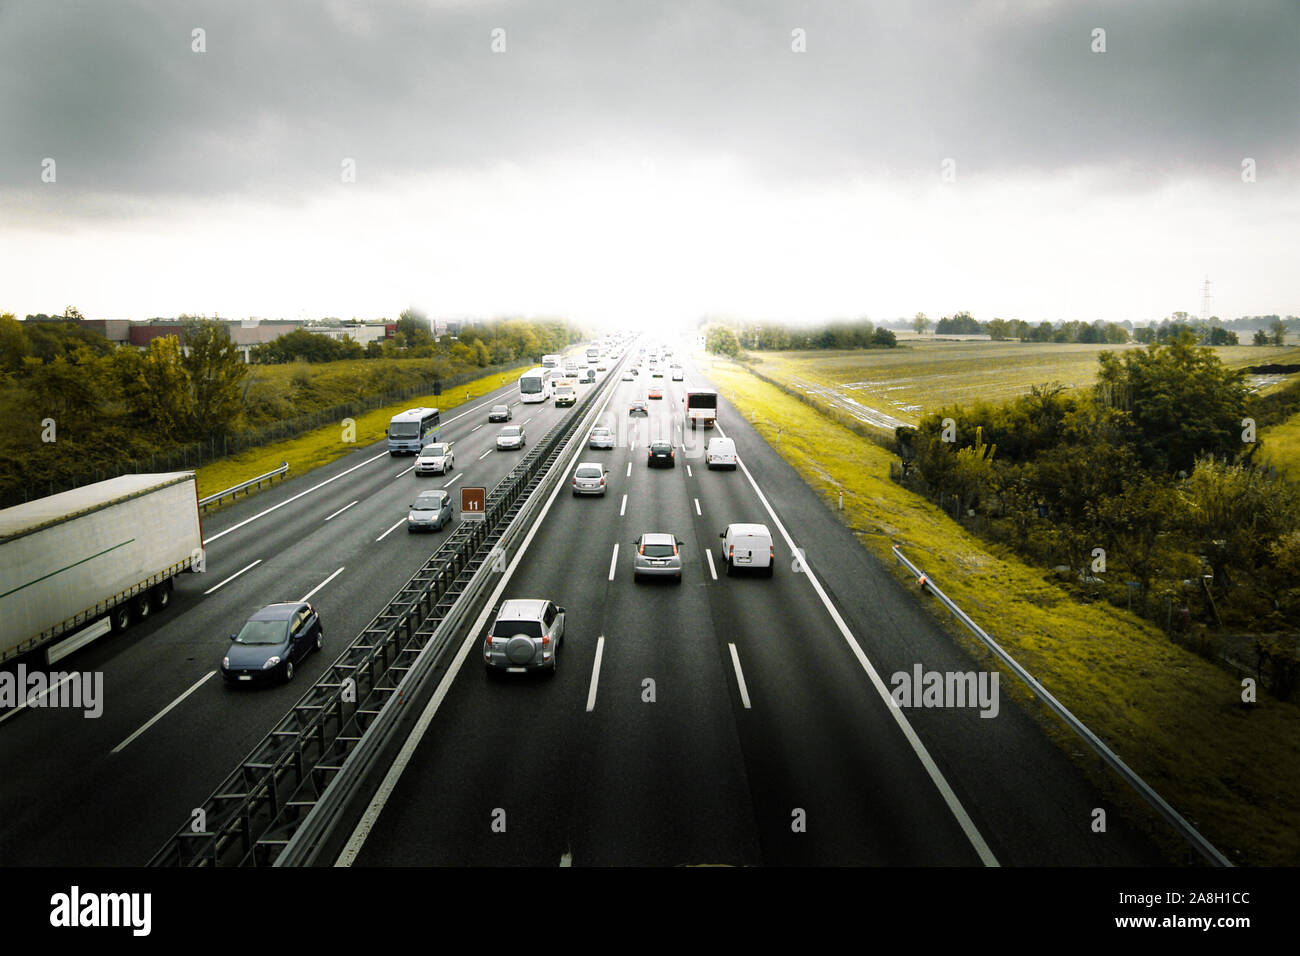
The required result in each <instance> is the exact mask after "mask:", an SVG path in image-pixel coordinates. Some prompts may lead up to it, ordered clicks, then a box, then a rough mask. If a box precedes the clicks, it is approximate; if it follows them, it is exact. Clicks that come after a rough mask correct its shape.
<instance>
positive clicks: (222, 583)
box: [203, 558, 262, 597]
mask: <svg viewBox="0 0 1300 956" xmlns="http://www.w3.org/2000/svg"><path fill="white" fill-rule="evenodd" d="M261 563H262V559H261V558H258V559H257V560H256V561H254V562H253V563H252V564H250V565H248V567H246V568H240V569H239V570H238V571H236V572H235V573H234V574H232V575H231V576H230V577H228V578H226V580H224V581H222V582H221V583H220V584H214V585H212V587H210V588H208V589H207V590H206V591H204V592H203V596H204V597H207V596H208V595H209V594H211V593H212V592H213V591H215V590H216V589H217V588H219V587H222V586H224V585H227V584H229V583H230V582H231V581H233V580H235V578H237V577H239V576H240V575H241V574H243V573H244V572H245V571H249V570H251V569H253V568H255V567H257V566H258V565H259V564H261Z"/></svg>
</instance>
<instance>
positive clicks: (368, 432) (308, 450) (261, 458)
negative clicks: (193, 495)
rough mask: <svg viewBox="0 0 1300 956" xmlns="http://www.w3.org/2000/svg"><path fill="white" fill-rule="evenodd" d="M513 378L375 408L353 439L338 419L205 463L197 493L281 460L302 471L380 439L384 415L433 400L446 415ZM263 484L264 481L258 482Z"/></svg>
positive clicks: (502, 375) (292, 472)
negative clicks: (346, 437) (345, 437)
mask: <svg viewBox="0 0 1300 956" xmlns="http://www.w3.org/2000/svg"><path fill="white" fill-rule="evenodd" d="M518 377H519V373H518V371H513V372H497V373H494V374H492V375H487V376H484V377H483V378H479V379H475V380H474V381H472V382H470V383H468V384H466V385H458V386H456V387H455V388H453V389H448V390H446V391H444V392H443V393H442V394H441V395H439V396H436V397H435V396H433V395H424V396H418V397H415V398H409V399H406V400H405V401H403V402H401V403H399V404H396V405H389V406H386V407H384V408H377V409H375V410H374V411H370V412H367V413H366V414H364V415H362V416H360V417H359V418H357V419H355V422H356V434H355V436H354V441H352V442H345V441H343V429H342V423H340V424H337V425H327V426H325V427H323V428H317V429H315V430H314V431H310V432H307V433H306V434H304V435H299V436H298V437H297V438H291V439H288V440H286V441H281V442H276V443H275V444H272V445H264V446H262V447H261V448H251V449H249V450H248V451H245V452H241V453H240V454H238V455H231V456H230V457H229V458H223V459H221V460H220V461H215V462H213V463H212V464H210V465H204V466H202V467H201V468H199V469H198V471H197V472H196V474H197V476H198V490H199V497H200V498H204V497H206V496H208V495H212V494H216V493H217V492H218V491H224V490H225V489H227V488H232V487H234V486H235V485H237V484H239V483H240V482H243V481H247V480H248V479H250V478H256V477H257V476H258V475H264V474H266V473H267V472H269V471H274V470H275V469H276V468H279V467H280V464H281V462H286V461H287V462H288V463H289V477H293V476H297V475H300V474H303V473H304V472H308V471H311V470H312V469H313V468H319V467H320V466H321V465H328V464H329V463H330V462H332V461H334V460H335V459H337V458H341V457H342V456H343V455H346V454H348V453H349V452H351V451H354V450H355V449H357V448H359V447H364V446H366V445H369V444H371V443H373V442H377V441H379V440H380V439H382V438H383V437H384V436H385V435H386V434H387V433H388V422H389V419H391V418H392V417H393V415H395V414H396V413H398V412H400V411H403V410H404V409H407V408H416V407H418V406H420V405H432V406H435V407H437V408H438V409H439V410H440V411H441V412H442V413H443V417H444V418H445V417H446V413H447V412H448V411H450V410H451V409H453V408H457V407H459V406H461V405H464V404H465V402H466V398H465V396H466V395H467V394H468V395H469V401H471V402H472V401H474V399H476V398H481V397H482V396H483V395H485V394H487V393H488V392H490V391H492V390H493V389H496V388H500V387H501V386H502V385H505V384H508V383H509V382H511V381H514V380H515V379H517V378H518ZM263 487H264V488H265V487H269V486H267V485H263ZM241 497H242V496H241ZM231 500H232V499H227V500H226V501H225V502H223V503H222V507H224V506H225V505H226V504H229V502H230V501H231ZM208 513H209V514H211V513H212V511H211V510H209V512H208Z"/></svg>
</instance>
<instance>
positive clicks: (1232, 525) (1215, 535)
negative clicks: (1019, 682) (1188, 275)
mask: <svg viewBox="0 0 1300 956" xmlns="http://www.w3.org/2000/svg"><path fill="white" fill-rule="evenodd" d="M1098 362H1099V364H1100V368H1099V370H1098V376H1097V382H1096V385H1095V386H1094V388H1093V389H1092V390H1091V391H1090V392H1066V391H1065V389H1064V388H1063V387H1062V386H1060V385H1057V384H1049V385H1041V386H1035V387H1034V388H1033V389H1032V390H1031V391H1030V393H1029V394H1027V395H1024V396H1021V397H1020V398H1017V399H1016V400H1014V401H1012V402H1009V403H1006V404H1002V405H993V404H989V403H985V402H975V403H974V404H972V405H969V406H960V405H953V406H949V407H945V408H943V409H941V410H940V411H937V412H934V413H932V414H929V415H927V416H926V417H925V418H924V419H923V420H922V421H921V422H920V424H919V425H918V426H917V427H916V428H900V429H898V430H897V432H896V436H895V437H896V442H897V450H898V452H899V454H900V456H901V457H902V459H903V461H904V463H905V467H904V473H905V478H904V481H905V482H906V483H908V484H910V485H912V486H913V487H916V488H917V489H918V490H922V491H924V492H925V493H927V494H928V495H930V496H931V497H932V498H934V499H935V500H936V501H942V502H943V503H944V506H945V507H946V508H948V509H949V510H951V511H953V512H955V513H956V514H957V515H959V516H960V517H961V518H962V519H963V520H966V519H969V518H970V517H971V514H972V512H973V513H975V515H976V516H977V517H978V518H979V520H978V522H976V524H977V530H979V531H980V533H982V534H984V535H986V536H987V537H989V538H991V539H992V540H995V541H998V542H1001V543H1004V544H1006V545H1008V546H1010V547H1011V548H1012V549H1013V550H1015V551H1016V552H1017V553H1019V554H1021V555H1023V556H1024V557H1026V558H1028V559H1029V560H1031V561H1033V562H1035V563H1039V564H1046V565H1048V566H1056V565H1061V566H1064V567H1065V568H1067V569H1068V571H1069V574H1070V577H1071V579H1072V580H1073V581H1074V582H1075V583H1076V585H1077V586H1080V587H1081V588H1082V589H1083V590H1085V591H1087V592H1089V593H1092V594H1094V595H1098V596H1106V597H1109V598H1110V599H1111V600H1112V601H1114V602H1116V603H1120V604H1132V605H1133V606H1134V607H1135V609H1138V610H1141V611H1144V612H1146V613H1148V614H1151V615H1152V616H1153V617H1157V618H1158V619H1159V620H1160V623H1161V624H1166V623H1168V622H1169V621H1171V620H1173V614H1172V611H1173V609H1174V608H1187V609H1188V615H1189V618H1197V617H1208V618H1210V619H1212V620H1213V621H1214V622H1215V623H1220V624H1222V625H1223V626H1224V627H1229V628H1239V629H1245V630H1252V631H1266V632H1268V631H1272V632H1278V631H1281V632H1286V631H1291V632H1294V628H1295V622H1296V621H1297V620H1300V489H1298V488H1297V487H1296V486H1294V485H1291V484H1289V483H1287V482H1286V481H1284V480H1282V479H1281V478H1279V477H1278V476H1277V475H1275V474H1273V473H1272V472H1271V471H1270V470H1269V469H1266V468H1262V467H1258V466H1256V465H1255V464H1254V458H1255V456H1256V453H1257V451H1258V449H1259V448H1260V442H1259V439H1258V435H1257V433H1256V430H1257V428H1258V427H1260V424H1259V422H1257V421H1255V420H1254V418H1253V416H1254V415H1255V414H1256V411H1257V409H1258V410H1259V411H1262V412H1264V413H1265V414H1266V415H1267V417H1268V418H1270V419H1274V418H1276V417H1277V416H1278V415H1280V414H1282V413H1283V412H1285V410H1286V409H1288V408H1294V407H1295V406H1296V404H1297V403H1300V383H1295V384H1293V385H1292V386H1291V387H1290V388H1289V389H1288V390H1287V391H1288V394H1287V396H1285V397H1283V398H1276V397H1270V398H1269V400H1268V401H1266V402H1265V401H1262V400H1260V399H1257V398H1255V397H1253V396H1252V395H1251V394H1250V392H1249V390H1248V388H1247V386H1246V384H1245V381H1244V376H1243V374H1242V373H1241V372H1239V371H1237V370H1233V369H1229V368H1227V367H1226V366H1224V365H1223V364H1222V362H1220V361H1219V359H1218V357H1217V356H1216V355H1215V354H1214V352H1212V351H1211V350H1210V349H1208V348H1206V347H1203V346H1200V345H1199V344H1198V343H1197V340H1196V338H1195V336H1194V335H1192V334H1191V333H1188V332H1184V333H1183V334H1180V335H1178V336H1176V337H1175V338H1174V339H1173V340H1172V341H1170V342H1168V343H1167V344H1164V345H1161V344H1159V343H1153V344H1151V345H1149V346H1147V347H1146V348H1144V349H1137V350H1133V351H1128V352H1124V353H1122V354H1116V353H1104V354H1102V355H1100V356H1098ZM1174 623H1177V622H1176V621H1175V622H1174ZM1280 653H1281V654H1282V657H1283V658H1285V660H1286V661H1287V662H1288V663H1287V664H1286V667H1285V668H1283V670H1284V671H1286V673H1289V674H1290V676H1291V678H1292V679H1293V678H1294V677H1295V676H1296V667H1295V660H1294V657H1295V651H1294V641H1293V640H1292V642H1291V644H1290V645H1289V649H1285V648H1284V649H1283V651H1281V652H1280Z"/></svg>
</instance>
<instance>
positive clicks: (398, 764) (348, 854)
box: [334, 395, 613, 866]
mask: <svg viewBox="0 0 1300 956" xmlns="http://www.w3.org/2000/svg"><path fill="white" fill-rule="evenodd" d="M610 397H613V396H612V395H611V396H610ZM605 404H606V405H608V404H609V398H606V399H605ZM601 411H602V412H603V411H604V408H603V407H602V409H601ZM566 467H567V466H566ZM563 487H564V482H563V481H557V482H556V483H555V489H554V490H553V491H552V492H551V497H550V498H548V499H547V501H546V506H545V507H543V508H542V512H541V514H539V515H538V516H537V520H535V521H534V522H533V526H532V527H531V528H529V529H528V534H526V535H524V540H523V541H522V542H521V543H520V545H519V550H518V551H516V552H515V556H514V558H513V559H512V560H511V562H510V563H509V564H508V565H507V566H506V570H505V573H504V574H502V575H501V582H500V583H499V584H498V585H497V586H496V588H495V589H494V590H493V591H492V594H491V596H490V597H489V598H488V600H487V603H486V604H484V605H483V610H482V612H480V613H479V616H478V620H476V621H475V622H474V626H473V627H472V628H470V630H469V633H468V634H466V635H465V640H464V642H463V643H462V644H461V645H460V649H459V650H458V651H457V652H456V656H455V657H454V658H453V659H452V662H451V665H450V666H449V667H448V668H447V671H446V673H444V674H443V675H442V680H441V682H439V684H438V689H437V690H436V691H434V694H433V698H432V699H431V700H430V701H429V703H428V705H427V706H426V707H425V708H424V712H423V713H422V714H420V719H419V720H418V721H417V722H416V724H415V726H414V727H413V728H411V733H410V735H409V736H408V737H407V738H406V742H405V743H404V744H402V749H401V750H400V751H399V752H398V754H397V759H396V760H394V761H393V765H392V766H391V767H389V768H388V773H386V774H385V775H384V779H383V781H382V782H381V783H380V784H379V789H378V790H377V791H376V792H375V795H374V797H373V798H371V800H370V803H369V805H368V806H367V807H366V811H365V813H363V814H362V815H361V819H360V820H359V821H357V826H356V829H354V830H353V831H352V836H350V837H349V838H348V842H347V845H346V846H344V848H343V850H342V852H340V853H339V856H338V859H337V860H335V861H334V865H335V866H351V865H352V863H353V861H354V860H356V858H357V855H358V854H359V853H360V852H361V847H362V845H363V844H364V843H365V842H366V837H368V836H369V835H370V831H371V830H372V829H374V826H375V822H376V821H377V820H378V819H379V815H380V814H381V813H382V812H383V810H384V806H385V805H386V804H387V803H388V798H389V797H390V796H392V793H393V790H395V789H396V787H397V781H398V780H399V779H401V776H402V773H403V772H404V771H405V770H406V765H407V764H409V763H410V762H411V757H412V756H414V754H415V751H416V748H417V747H419V746H420V741H421V740H422V739H423V738H424V734H425V732H426V731H427V730H428V729H429V725H430V724H431V723H433V718H434V715H435V714H437V713H438V708H439V707H440V706H441V705H442V702H443V699H444V698H445V697H446V696H447V694H448V692H450V690H451V685H452V683H453V682H454V681H455V680H456V676H457V675H458V674H459V673H460V668H461V665H463V664H464V663H465V658H466V657H468V656H469V652H470V648H472V647H473V646H474V644H475V642H476V641H477V640H478V635H479V632H480V631H482V630H483V625H484V624H486V623H487V619H488V615H489V614H491V613H492V609H493V608H494V607H496V605H497V602H498V601H499V600H500V599H501V595H502V594H503V593H504V592H505V589H506V585H508V584H509V583H510V578H511V576H512V575H513V574H514V573H515V569H516V568H517V567H519V562H520V561H522V560H523V557H524V554H525V553H526V552H527V551H528V546H529V545H530V544H532V543H533V538H534V537H535V536H536V534H537V529H538V528H540V527H541V526H542V523H543V522H544V521H545V520H546V516H547V515H548V514H549V513H550V511H551V505H553V504H555V499H556V498H558V497H559V495H560V489H561V488H563Z"/></svg>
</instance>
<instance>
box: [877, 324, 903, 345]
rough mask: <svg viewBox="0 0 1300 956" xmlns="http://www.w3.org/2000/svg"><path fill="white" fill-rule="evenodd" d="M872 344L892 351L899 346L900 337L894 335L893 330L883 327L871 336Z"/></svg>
mask: <svg viewBox="0 0 1300 956" xmlns="http://www.w3.org/2000/svg"><path fill="white" fill-rule="evenodd" d="M871 344H872V345H878V346H884V347H885V348H888V349H892V348H893V347H894V346H896V345H897V344H898V336H897V335H895V334H894V332H893V330H892V329H887V328H885V327H884V326H881V327H880V328H878V329H876V331H875V332H873V333H872V334H871Z"/></svg>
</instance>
